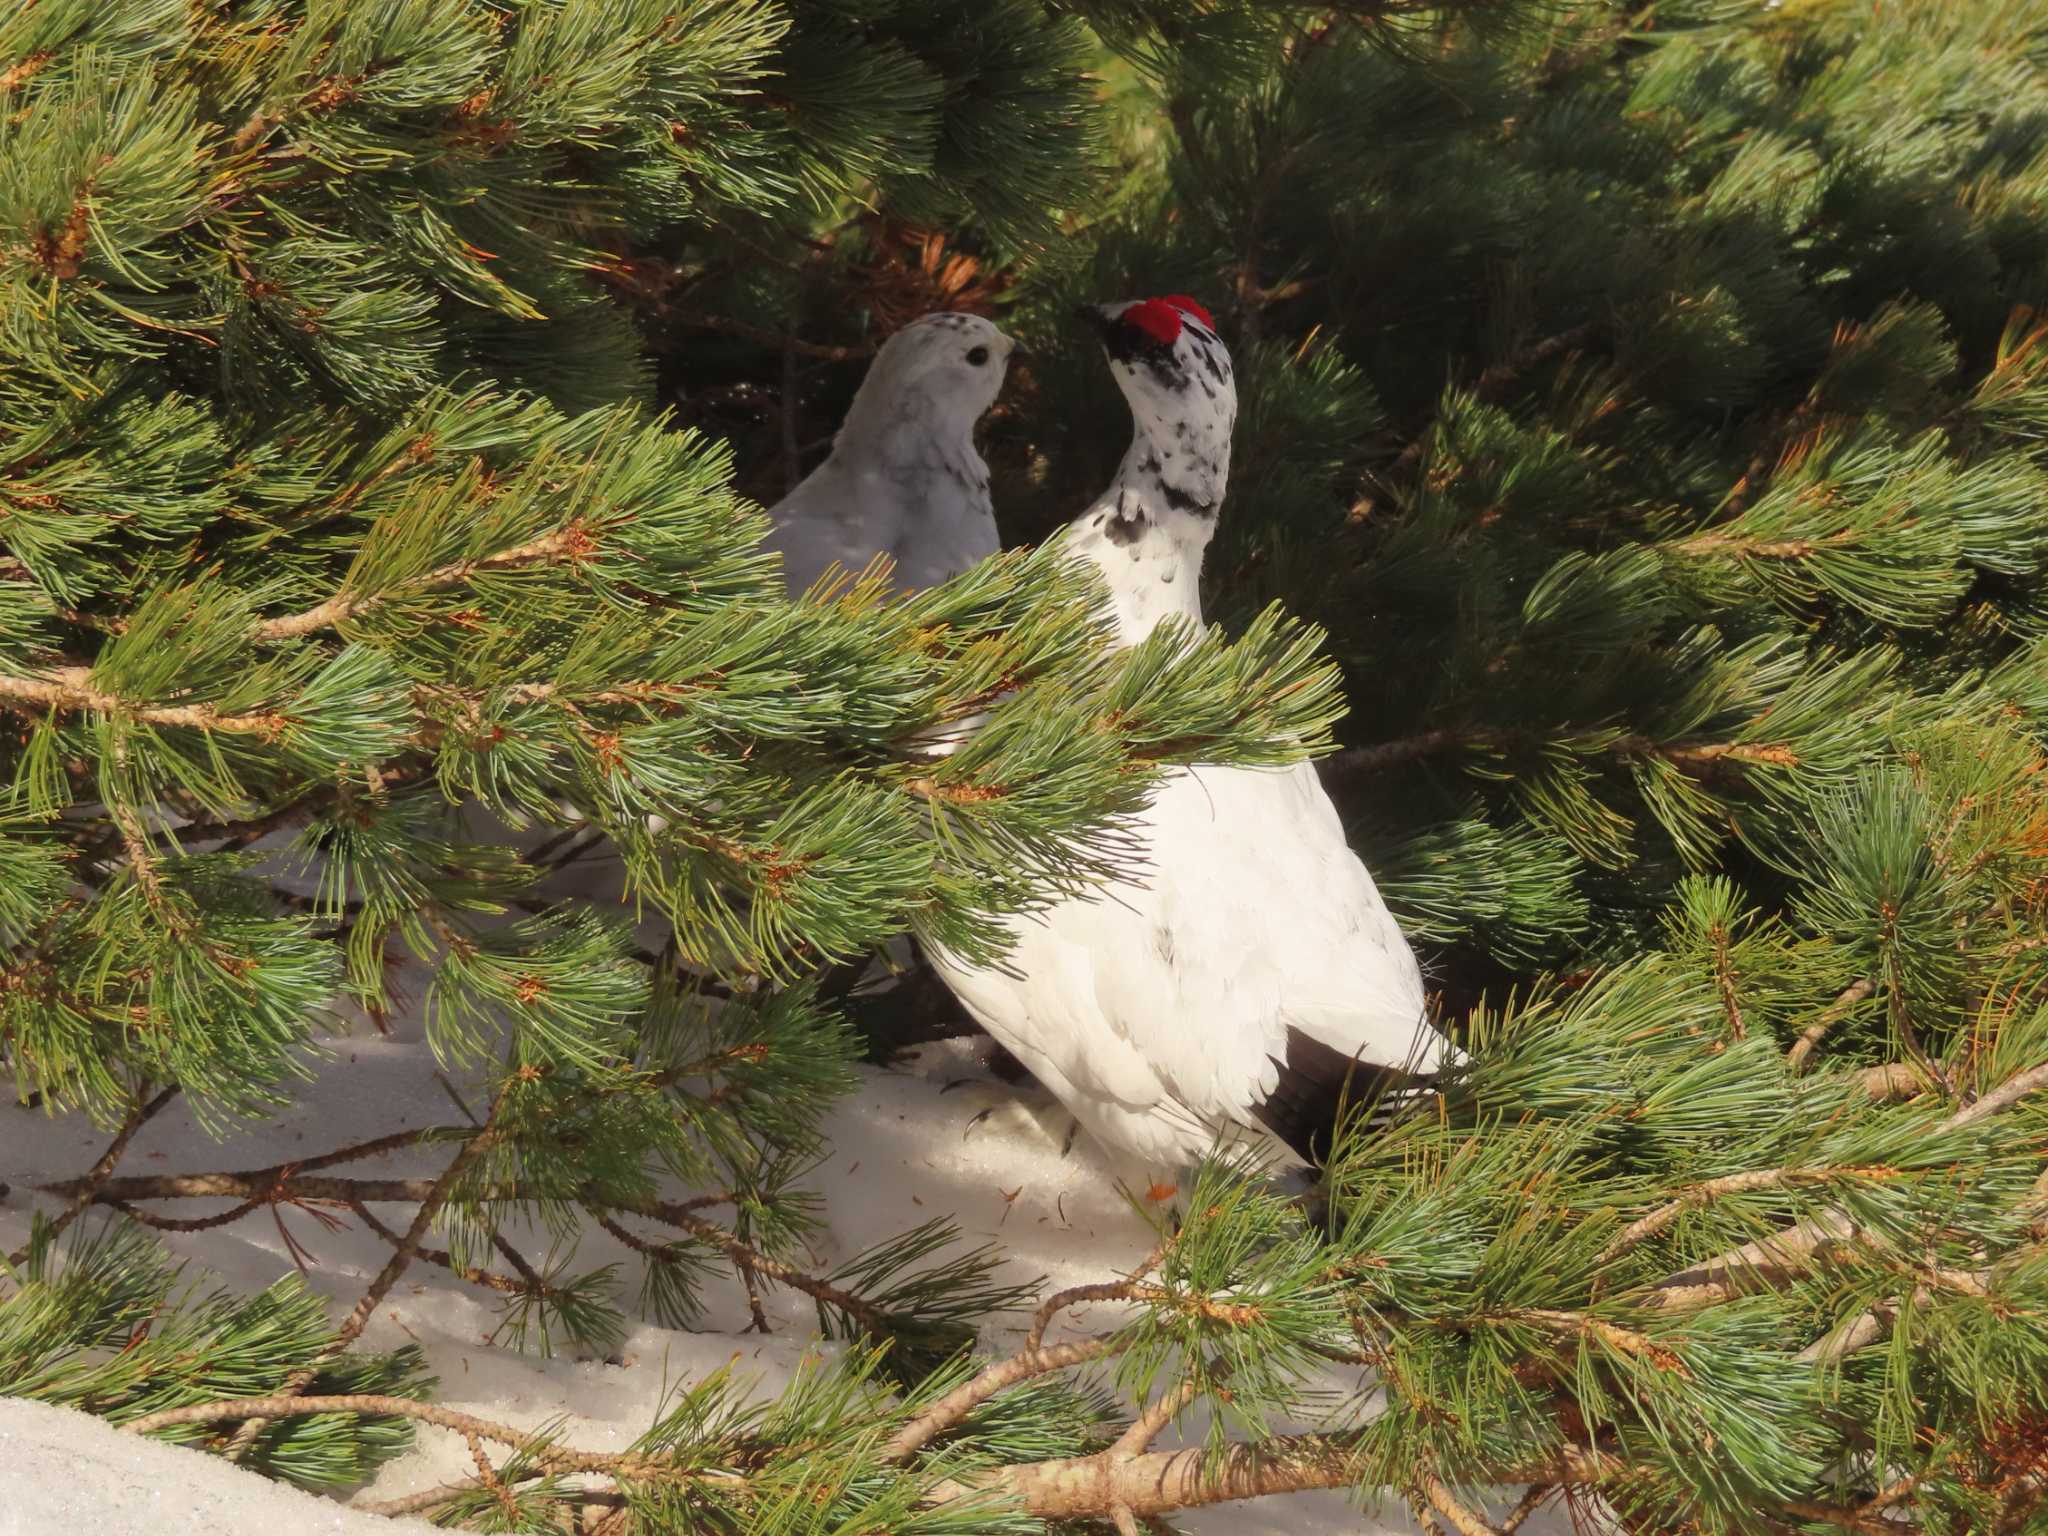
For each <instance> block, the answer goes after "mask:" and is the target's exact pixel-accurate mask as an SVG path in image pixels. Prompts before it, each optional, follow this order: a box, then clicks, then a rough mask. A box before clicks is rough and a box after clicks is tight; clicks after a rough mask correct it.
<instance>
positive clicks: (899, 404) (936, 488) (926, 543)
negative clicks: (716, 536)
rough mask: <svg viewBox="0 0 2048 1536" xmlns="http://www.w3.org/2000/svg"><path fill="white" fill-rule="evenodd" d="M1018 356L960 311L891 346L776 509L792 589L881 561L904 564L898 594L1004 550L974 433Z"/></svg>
mask: <svg viewBox="0 0 2048 1536" xmlns="http://www.w3.org/2000/svg"><path fill="white" fill-rule="evenodd" d="M1014 349H1015V343H1014V342H1012V341H1011V339H1010V338H1009V337H1008V336H1006V335H1004V334H1003V333H1002V331H1000V330H998V329H997V328H996V327H995V326H994V325H992V324H990V323H989V322H988V321H986V320H984V319H982V318H981V317H980V316H979V315H968V314H954V313H947V314H936V315H926V316H925V317H924V318H923V319H921V320H916V321H913V322H912V323H911V324H909V325H907V326H905V327H904V328H903V329H902V330H900V331H898V332H897V333H896V334H895V335H893V336H891V337H890V338H889V339H888V341H887V342H885V343H884V344H883V346H882V349H881V351H880V352H878V353H877V354H876V355H875V360H874V362H873V363H871V364H870V365H869V367H868V373H867V377H866V378H865V379H863V380H862V381H861V386H860V389H859V391H858V392H857V393H856V394H855V396H854V399H853V404H852V405H851V406H850V407H849V408H848V410H847V413H846V420H845V422H844V424H843V425H842V426H841V427H840V429H839V432H838V435H837V436H836V437H835V438H834V439H833V443H832V452H831V455H830V456H829V457H828V458H827V459H826V460H825V462H824V463H822V464H820V465H819V466H818V467H817V468H816V469H815V470H813V471H812V472H811V473H810V474H809V475H808V476H806V477H805V478H804V480H803V482H802V483H801V484H800V485H798V486H797V488H796V489H795V490H793V491H791V492H790V493H789V495H787V496H785V497H784V498H783V499H782V500H781V501H780V502H778V503H777V504H776V505H775V506H773V507H771V508H770V509H769V514H768V515H769V517H770V518H772V519H773V521H774V524H775V526H774V529H773V531H772V532H771V533H770V534H769V536H768V540H767V547H768V548H770V549H773V550H776V551H778V552H779V553H780V554H781V555H782V561H783V576H784V579H785V580H786V581H787V583H788V585H789V589H790V591H792V592H801V591H803V590H804V589H805V588H807V587H809V586H810V585H811V584H812V583H813V582H814V581H816V580H817V579H818V577H820V576H821V575H823V574H824V573H825V571H826V570H827V569H829V568H830V567H831V566H832V565H834V564H835V563H836V564H838V565H840V566H843V567H844V568H845V569H847V570H848V571H854V572H857V571H860V570H861V569H863V568H864V567H865V566H866V565H867V564H868V562H869V561H871V560H872V559H873V558H874V557H875V556H876V555H878V554H886V555H888V556H889V557H890V558H891V559H892V560H893V561H894V562H895V567H896V569H895V580H896V582H897V584H898V585H900V586H903V587H907V588H912V589H915V588H918V587H928V586H934V585H936V584H937V583H939V582H942V581H945V580H946V579H947V578H949V577H952V576H957V575H958V574H959V573H960V572H962V571H964V570H966V569H967V567H968V566H970V565H973V564H974V563H975V562H976V561H978V560H981V559H984V558H986V557H987V556H989V555H992V554H994V553H995V552H996V550H997V548H998V547H999V541H998V539H997V535H996V524H995V515H994V512H993V510H992V508H991V506H990V503H989V494H988V466H987V465H986V464H984V463H983V462H982V459H981V455H980V454H979V453H977V452H976V451H975V448H974V424H975V423H976V422H977V421H978V420H980V419H981V415H982V413H983V412H984V411H986V410H987V409H988V408H989V406H990V404H992V403H993V402H994V400H995V397H996V392H997V391H998V390H1000V389H1001V388H1002V384H1003V375H1004V372H1005V370H1006V369H1007V367H1008V364H1009V359H1010V354H1011V352H1012V351H1013V350H1014Z"/></svg>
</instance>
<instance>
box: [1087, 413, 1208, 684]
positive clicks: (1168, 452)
mask: <svg viewBox="0 0 2048 1536" xmlns="http://www.w3.org/2000/svg"><path fill="white" fill-rule="evenodd" d="M1228 454H1229V446H1228V443H1227V442H1225V443H1224V444H1222V445H1221V446H1220V447H1219V446H1217V445H1211V444H1204V443H1200V442H1198V441H1195V440H1192V439H1190V438H1189V437H1188V436H1187V435H1185V434H1182V435H1181V436H1179V437H1175V436H1174V435H1172V434H1171V433H1168V434H1166V436H1165V437H1164V439H1163V440H1162V438H1161V437H1160V436H1159V435H1157V434H1155V433H1152V432H1147V431H1144V430H1142V429H1141V430H1140V431H1139V433H1138V435H1137V437H1136V439H1135V440H1134V441H1133V442H1132V443H1131V450H1130V452H1129V453H1127V454H1125V455H1124V461H1123V463H1122V465H1121V466H1119V468H1118V469H1117V472H1116V478H1115V479H1114V480H1112V481H1111V482H1110V485H1109V489H1108V490H1106V491H1104V492H1103V493H1102V495H1101V496H1100V497H1098V498H1097V499H1096V501H1095V504H1094V505H1093V506H1091V507H1089V509H1088V510H1087V511H1086V512H1084V513H1082V514H1081V515H1080V516H1079V517H1078V518H1076V519H1075V520H1074V521H1073V523H1071V524H1070V525H1069V530H1070V531H1069V534H1068V537H1069V539H1070V540H1071V541H1072V548H1073V549H1074V551H1075V553H1077V554H1081V555H1085V556H1087V557H1088V558H1089V559H1090V560H1093V561H1094V562H1095V564H1096V566H1097V567H1098V568H1100V570H1101V571H1102V576H1103V580H1104V581H1105V582H1106V583H1107V584H1108V586H1109V591H1110V598H1111V601H1112V604H1113V607H1114V611H1115V614H1116V621H1117V633H1118V638H1119V639H1121V640H1122V642H1123V643H1124V644H1125V645H1135V644H1137V643H1138V642H1139V641H1140V640H1143V639H1144V638H1145V637H1146V636H1147V635H1149V634H1151V633H1152V631H1153V629H1154V628H1155V627H1156V626H1157V625H1158V623H1159V621H1160V620H1161V619H1164V618H1166V617H1167V616H1168V615H1169V614H1181V615H1183V616H1185V617H1186V618H1188V619H1191V620H1193V621H1194V622H1195V623H1197V624H1199V623H1200V622H1201V620H1202V553H1203V551H1204V550H1206V549H1207V548H1208V547H1209V540H1210V539H1211V538H1212V537H1214V536H1215V533H1216V515H1217V512H1218V511H1219V510H1220V509H1221V507H1222V505H1223V490H1224V484H1225V481H1226V479H1227V477H1228V474H1229V458H1228Z"/></svg>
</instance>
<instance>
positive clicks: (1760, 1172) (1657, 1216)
mask: <svg viewBox="0 0 2048 1536" xmlns="http://www.w3.org/2000/svg"><path fill="white" fill-rule="evenodd" d="M1898 1173H1899V1171H1898V1170H1897V1169H1896V1168H1883V1167H1878V1168H1759V1169H1753V1170H1751V1171H1749V1172H1747V1173H1731V1174H1727V1175H1724V1176H1723V1177H1721V1178H1718V1179H1708V1180H1706V1181H1705V1182H1703V1183H1699V1184H1695V1185H1693V1186H1692V1187H1691V1188H1690V1189H1688V1190H1686V1191H1684V1192H1683V1193H1682V1194H1680V1195H1678V1196H1677V1197H1676V1198H1674V1199H1672V1200H1670V1201H1669V1202H1667V1203H1666V1204H1664V1205H1660V1206H1659V1207H1657V1209H1656V1210H1654V1211H1652V1212H1650V1213H1649V1214H1648V1215H1647V1216H1644V1217H1641V1218H1640V1219H1638V1220H1637V1221H1635V1222H1632V1223H1631V1224H1630V1225H1629V1226H1628V1227H1627V1228H1626V1229H1624V1230H1623V1231H1622V1232H1621V1234H1620V1235H1619V1236H1617V1237H1616V1238H1615V1239H1614V1241H1613V1242H1611V1243H1609V1244H1608V1245H1607V1246H1606V1247H1605V1248H1603V1249H1602V1250H1601V1251H1600V1256H1599V1257H1598V1258H1597V1259H1595V1260H1594V1263H1596V1264H1599V1265H1606V1264H1608V1263H1611V1262H1612V1261H1613V1260H1615V1259H1617V1258H1619V1257H1620V1256H1621V1255H1622V1254H1623V1253H1625V1252H1627V1251H1628V1250H1629V1249H1630V1248H1633V1247H1634V1246H1635V1245H1636V1244H1637V1243H1640V1242H1642V1241H1643V1240H1644V1239H1645V1238H1649V1237H1655V1236H1656V1235H1657V1234H1658V1233H1659V1232H1662V1231H1663V1230H1664V1229H1665V1228H1666V1227H1668V1226H1670V1225H1671V1223H1672V1222H1674V1221H1676V1220H1677V1219H1678V1218H1679V1217H1680V1216H1682V1215H1684V1214H1685V1213H1686V1212H1687V1211H1690V1210H1697V1209H1698V1208H1699V1207H1700V1206H1703V1205H1706V1204H1708V1203H1709V1202H1711V1201H1714V1200H1718V1199H1719V1198H1721V1196H1723V1195H1740V1194H1746V1193H1748V1192H1749V1191H1751V1190H1757V1189H1784V1188H1789V1187H1791V1186H1793V1185H1798V1184H1829V1183H1835V1182H1837V1181H1841V1180H1848V1179H1858V1178H1868V1179H1891V1178H1897V1177H1898Z"/></svg>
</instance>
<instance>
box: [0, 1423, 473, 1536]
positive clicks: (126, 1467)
mask: <svg viewBox="0 0 2048 1536" xmlns="http://www.w3.org/2000/svg"><path fill="white" fill-rule="evenodd" d="M0 1467H4V1468H5V1469H6V1472H5V1474H4V1476H0V1487H4V1489H5V1496H4V1497H0V1536H49V1533H50V1532H52V1531H75V1532H78V1533H80V1536H279V1533H281V1532H290V1533H291V1536H412V1533H418V1536H426V1533H427V1532H429V1531H432V1530H435V1529H436V1527H434V1526H431V1525H427V1524H426V1523H424V1522H423V1521H419V1520H387V1519H385V1518H383V1517H382V1516H379V1515H365V1514H361V1513H358V1512H357V1511H355V1510H352V1509H345V1508H343V1507H342V1506H341V1505H339V1504H337V1503H335V1502H334V1501H333V1500H332V1499H322V1498H316V1497H315V1496H314V1495H312V1494H310V1493H302V1492H301V1491H300V1490H298V1489H297V1488H291V1487H287V1486H286V1485H285V1484H283V1483H273V1482H271V1481H270V1480H269V1479H268V1478H265V1477H258V1476H257V1475H256V1474H255V1473H253V1472H244V1471H243V1470H242V1469H241V1468H240V1467H237V1466H235V1465H234V1464H233V1463H231V1462H228V1461H225V1460H223V1459H221V1458H220V1457H218V1456H202V1455H199V1454H197V1453H195V1452H193V1451H188V1450H185V1449H183V1448H182V1447H179V1446H175V1445H165V1444H164V1443H163V1442H162V1441H159V1440H148V1439H144V1438H143V1437H141V1436H139V1435H124V1434H122V1433H121V1431H119V1430H118V1429H115V1428H114V1427H113V1426H112V1425H111V1424H109V1423H107V1422H106V1420H104V1419H96V1418H94V1417H93V1416H92V1415H91V1414H89V1413H76V1412H74V1411H72V1410H71V1409H69V1408H52V1407H50V1406H49V1405H48V1404H46V1403H31V1402H25V1401H23V1400H22V1399H21V1398H18V1397H0Z"/></svg>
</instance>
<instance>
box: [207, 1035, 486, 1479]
mask: <svg viewBox="0 0 2048 1536" xmlns="http://www.w3.org/2000/svg"><path fill="white" fill-rule="evenodd" d="M517 1081H519V1079H518V1078H517V1077H516V1076H515V1077H512V1078H508V1079H507V1080H506V1082H505V1084H504V1086H503V1087H501V1088H500V1089H499V1090H498V1096H497V1098H496V1099H494V1100H493V1101H492V1102H491V1108H490V1111H489V1113H488V1114H486V1115H485V1116H484V1123H483V1124H482V1125H481V1126H479V1127H478V1128H477V1131H476V1133H475V1134H474V1135H473V1136H471V1137H469V1138H468V1139H467V1140H466V1141H464V1142H463V1144H462V1146H461V1148H460V1149H459V1150H458V1151H457V1152H456V1154H455V1156H454V1157H452V1158H450V1159H449V1160H448V1166H447V1167H446V1168H444V1169H442V1170H441V1175H440V1177H439V1178H437V1179H435V1180H434V1182H433V1184H432V1186H431V1187H430V1188H429V1189H428V1191H427V1195H426V1197H425V1198H424V1199H423V1200H421V1201H420V1207H419V1210H418V1211H417V1212H415V1213H414V1215H413V1219H412V1225H411V1226H409V1227H408V1228H406V1231H405V1236H404V1237H402V1238H401V1239H400V1240H399V1243H398V1246H397V1247H396V1248H395V1249H394V1250H393V1251H392V1254H391V1257H390V1258H389V1259H387V1260H386V1261H385V1263H384V1267H383V1269H381V1270H379V1271H378V1273H377V1277H376V1279H374V1280H372V1281H371V1282H370V1286H369V1289H368V1290H366V1291H364V1292H363V1294H362V1297H361V1298H360V1299H359V1300H358V1301H357V1302H356V1304H355V1309H354V1310H353V1311H351V1312H350V1313H349V1315H348V1317H347V1318H346V1319H344V1320H343V1322H342V1325H341V1327H340V1328H339V1329H338V1330H337V1331H336V1332H335V1335H334V1338H333V1339H332V1340H331V1341H329V1343H328V1345H327V1347H326V1348H324V1349H323V1350H321V1351H320V1353H319V1354H318V1355H316V1356H314V1357H313V1359H312V1360H310V1361H308V1362H307V1363H306V1364H305V1365H303V1366H301V1367H300V1368H299V1369H298V1370H296V1371H294V1372H293V1373H292V1374H291V1376H290V1378H289V1379H288V1380H287V1381H286V1382H285V1386H284V1393H283V1395H284V1396H286V1397H289V1396H292V1395H293V1394H295V1393H298V1392H300V1391H303V1390H304V1389H305V1388H306V1387H307V1386H308V1385H309V1384H310V1383H311V1382H312V1381H313V1379H314V1377H316V1376H317V1375H319V1367H320V1366H321V1365H322V1364H323V1363H325V1362H326V1361H328V1360H331V1359H333V1358H334V1357H335V1356H336V1355H338V1354H341V1353H342V1352H343V1351H345V1350H346V1349H348V1347H349V1346H350V1345H352V1344H354V1343H355V1341H356V1340H357V1339H359V1338H361V1337H362V1333H363V1329H364V1328H366V1327H368V1326H369V1322H370V1318H371V1317H372V1316H373V1315H374V1314H375V1313H376V1310H377V1308H378V1306H379V1304H381V1303H382V1302H383V1300H384V1298H385V1297H386V1296H387V1295H389V1294H390V1293H391V1287H392V1286H394V1285H396V1284H397V1283H398V1279H399V1276H401V1275H403V1274H404V1273H405V1271H406V1269H407V1267H408V1266H409V1265H410V1264H411V1263H412V1260H413V1255H414V1254H415V1253H417V1252H418V1251H419V1246H420V1243H421V1241H422V1240H423V1239H424V1238H425V1237H426V1235H427V1228H428V1227H429V1226H431V1225H432V1224H433V1221H434V1217H435V1216H436V1215H437V1214H438V1213H439V1211H440V1209H441V1207H442V1206H443V1205H444V1204H445V1203H446V1202H447V1200H448V1197H449V1195H450V1194H452V1193H453V1192H454V1190H455V1186H456V1184H457V1183H459V1182H460V1181H461V1178H462V1176H463V1174H465V1173H467V1172H468V1171H469V1168H470V1165H471V1164H472V1163H474V1162H475V1161H476V1159H477V1158H478V1157H480V1156H482V1155H483V1153H484V1152H485V1151H486V1150H487V1149H488V1148H489V1147H490V1146H491V1144H492V1143H493V1142H494V1141H496V1140H497V1139H498V1138H499V1137H500V1136H501V1135H502V1132H501V1131H500V1130H499V1129H498V1117H499V1116H500V1115H501V1114H502V1113H503V1112H504V1109H505V1102H506V1100H507V1099H508V1098H509V1097H510V1095H511V1092H512V1088H513V1085H514V1084H515V1083H516V1082H517ZM266 1422H268V1421H267V1420H266V1419H264V1418H260V1417H259V1418H252V1419H250V1420H248V1421H247V1422H246V1423H244V1424H243V1425H242V1427H241V1429H240V1430H239V1431H237V1432H236V1435H235V1438H234V1442H233V1444H231V1445H230V1446H229V1447H228V1451H227V1456H228V1459H229V1460H230V1461H237V1460H239V1459H240V1458H241V1457H242V1456H243V1455H244V1454H246V1453H247V1451H248V1449H249V1447H250V1446H251V1445H252V1444H254V1443H255V1440H256V1437H257V1436H258V1435H259V1434H261V1433H262V1431H263V1426H264V1424H265V1423H266Z"/></svg>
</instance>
